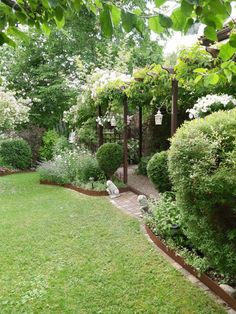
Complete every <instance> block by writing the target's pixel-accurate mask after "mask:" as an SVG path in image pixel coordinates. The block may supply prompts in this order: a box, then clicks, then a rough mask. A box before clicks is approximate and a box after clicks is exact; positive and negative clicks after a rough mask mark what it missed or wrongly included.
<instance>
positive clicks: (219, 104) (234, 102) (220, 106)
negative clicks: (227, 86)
mask: <svg viewBox="0 0 236 314" xmlns="http://www.w3.org/2000/svg"><path fill="white" fill-rule="evenodd" d="M235 106H236V99H235V98H233V97H232V96H229V95H226V94H222V95H207V96H205V97H202V98H200V99H198V100H197V102H196V104H195V105H194V106H193V108H192V109H188V110H187V112H189V118H190V119H193V118H203V117H205V116H207V115H208V114H211V113H213V112H216V111H219V110H230V109H233V108H235Z"/></svg>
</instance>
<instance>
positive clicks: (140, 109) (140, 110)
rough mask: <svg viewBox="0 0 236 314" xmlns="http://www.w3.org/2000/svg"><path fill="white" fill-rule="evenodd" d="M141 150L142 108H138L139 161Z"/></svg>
mask: <svg viewBox="0 0 236 314" xmlns="http://www.w3.org/2000/svg"><path fill="white" fill-rule="evenodd" d="M142 150H143V108H142V107H141V106H139V161H140V160H141V158H142Z"/></svg>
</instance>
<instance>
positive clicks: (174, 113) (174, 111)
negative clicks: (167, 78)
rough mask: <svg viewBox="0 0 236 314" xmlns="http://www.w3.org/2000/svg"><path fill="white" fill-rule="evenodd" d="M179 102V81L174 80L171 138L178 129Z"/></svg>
mask: <svg viewBox="0 0 236 314" xmlns="http://www.w3.org/2000/svg"><path fill="white" fill-rule="evenodd" d="M177 102H178V81H177V80H176V79H175V78H174V79H172V108H171V136H173V135H174V134H175V131H176V129H177Z"/></svg>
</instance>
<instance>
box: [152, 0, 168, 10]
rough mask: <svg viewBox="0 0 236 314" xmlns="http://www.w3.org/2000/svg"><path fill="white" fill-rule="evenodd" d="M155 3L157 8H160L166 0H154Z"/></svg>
mask: <svg viewBox="0 0 236 314" xmlns="http://www.w3.org/2000/svg"><path fill="white" fill-rule="evenodd" d="M154 2H155V5H156V7H157V8H159V7H160V6H161V5H162V4H163V3H165V2H166V0H154Z"/></svg>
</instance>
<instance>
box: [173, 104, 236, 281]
mask: <svg viewBox="0 0 236 314" xmlns="http://www.w3.org/2000/svg"><path fill="white" fill-rule="evenodd" d="M235 161H236V109H234V110H231V111H229V112H222V111H221V112H216V113H214V114H211V115H209V116H207V117H206V118H205V119H196V120H194V121H191V122H187V123H185V124H184V125H183V126H182V127H181V128H180V129H179V130H178V131H177V133H176V134H175V136H174V137H173V139H172V143H171V148H170V152H169V172H170V175H171V178H172V181H173V185H174V189H175V190H176V192H177V203H178V206H179V208H180V209H181V215H182V218H183V223H184V225H185V233H186V235H187V236H188V237H189V239H190V240H191V242H192V243H193V244H194V246H195V247H196V248H197V249H199V250H200V251H201V252H203V253H204V255H205V257H207V259H208V261H209V263H210V265H211V267H212V268H214V269H216V270H217V271H219V272H220V273H222V274H226V275H229V276H230V275H231V276H235V274H236V202H235V199H236V162H235Z"/></svg>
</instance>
